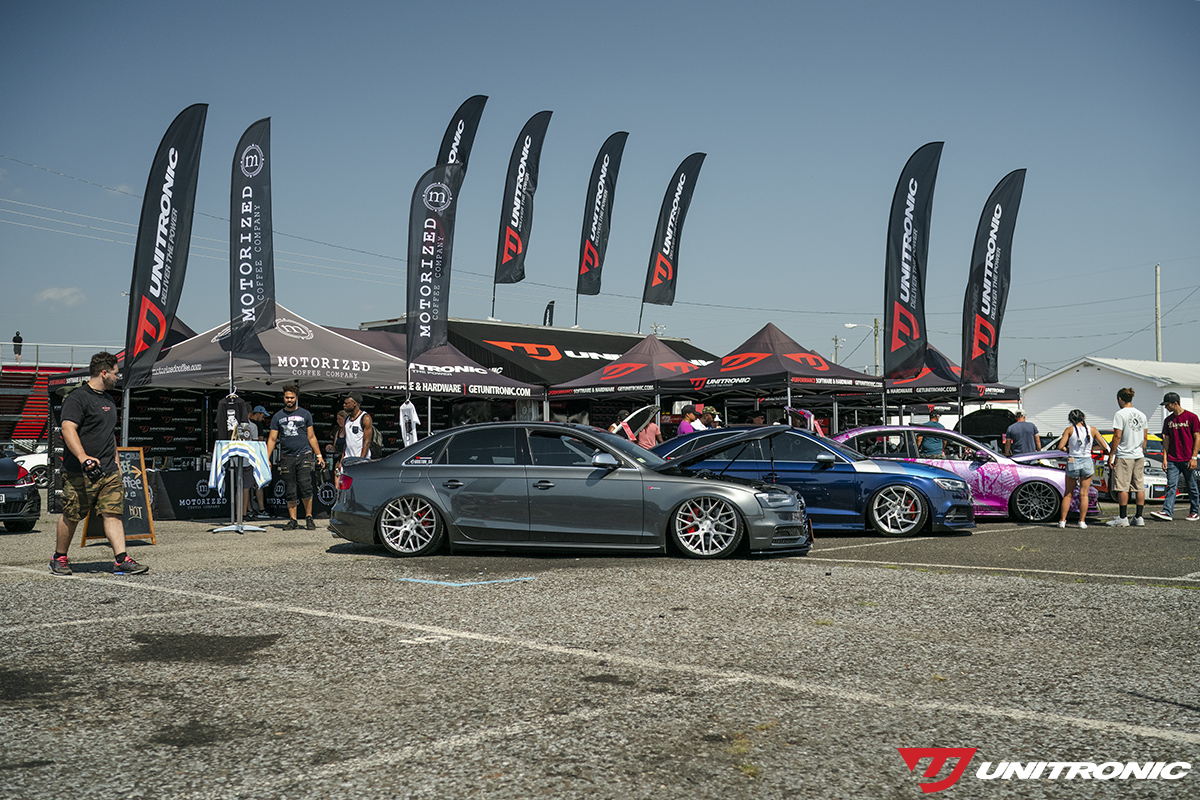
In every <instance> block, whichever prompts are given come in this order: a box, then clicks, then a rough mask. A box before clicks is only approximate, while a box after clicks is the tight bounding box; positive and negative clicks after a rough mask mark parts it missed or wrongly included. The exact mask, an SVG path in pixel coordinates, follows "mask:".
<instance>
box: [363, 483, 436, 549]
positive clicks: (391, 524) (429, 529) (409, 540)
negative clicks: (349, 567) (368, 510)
mask: <svg viewBox="0 0 1200 800" xmlns="http://www.w3.org/2000/svg"><path fill="white" fill-rule="evenodd" d="M377 527H378V530H379V541H380V543H381V544H382V545H383V546H384V548H386V549H387V551H388V552H389V553H391V554H392V555H397V556H423V555H428V554H429V553H432V552H434V551H436V550H437V549H438V548H439V547H441V546H442V542H443V541H445V538H446V526H445V525H444V524H443V523H442V518H441V515H439V514H438V511H437V509H436V508H434V507H433V505H432V504H431V503H430V502H429V501H428V500H426V499H425V498H423V497H399V498H397V499H395V500H391V501H389V502H388V504H387V505H386V506H384V508H383V513H382V514H380V515H379V523H378V526H377Z"/></svg>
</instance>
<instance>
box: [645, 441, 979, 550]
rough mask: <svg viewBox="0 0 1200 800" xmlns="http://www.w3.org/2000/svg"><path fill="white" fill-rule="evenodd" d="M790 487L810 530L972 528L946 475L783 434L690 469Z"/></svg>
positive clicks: (674, 453)
mask: <svg viewBox="0 0 1200 800" xmlns="http://www.w3.org/2000/svg"><path fill="white" fill-rule="evenodd" d="M744 430H745V428H717V429H715V430H708V431H699V432H697V433H689V434H685V435H684V436H680V437H678V438H675V439H671V440H669V441H666V442H663V443H662V444H660V445H658V446H657V447H655V448H654V452H655V453H657V454H658V455H659V456H662V457H663V458H666V459H675V458H681V457H683V456H685V455H686V454H687V453H689V452H691V451H693V450H695V449H696V448H698V447H706V446H708V445H710V444H713V443H714V442H717V441H719V439H720V437H725V436H732V435H734V434H736V433H738V432H739V431H744ZM704 468H708V469H711V470H713V471H714V472H718V473H722V474H726V475H733V476H735V477H739V478H749V479H753V480H765V481H770V482H772V483H780V484H783V485H784V486H790V487H792V488H793V489H795V490H796V491H797V492H799V494H800V496H801V497H803V498H804V502H805V505H806V506H807V508H808V516H809V519H811V520H812V524H813V527H814V528H815V529H817V530H849V531H854V530H867V529H868V528H871V529H874V530H875V532H876V533H878V534H880V535H881V536H914V535H916V534H918V533H921V532H922V531H930V530H932V531H961V530H967V529H970V528H974V527H975V510H974V506H973V504H972V502H971V490H970V487H968V486H967V483H966V481H964V480H963V479H962V478H960V477H958V476H957V475H955V474H954V473H952V472H947V471H946V470H942V469H938V468H936V467H929V466H926V465H924V464H914V463H909V462H901V461H874V460H872V459H870V458H867V457H865V456H863V455H861V454H860V453H857V452H855V451H854V450H851V449H849V448H848V447H844V446H842V445H840V444H838V443H837V442H835V441H832V440H830V439H825V438H822V437H818V436H814V435H812V434H810V433H808V432H806V431H801V430H797V429H790V430H788V431H787V432H786V433H785V434H783V435H781V436H775V437H772V438H770V439H763V440H753V441H746V442H738V443H733V444H731V445H730V448H729V450H728V451H718V452H714V453H712V454H711V456H710V457H709V459H708V460H705V461H703V462H701V463H699V464H692V465H691V469H693V470H697V469H704Z"/></svg>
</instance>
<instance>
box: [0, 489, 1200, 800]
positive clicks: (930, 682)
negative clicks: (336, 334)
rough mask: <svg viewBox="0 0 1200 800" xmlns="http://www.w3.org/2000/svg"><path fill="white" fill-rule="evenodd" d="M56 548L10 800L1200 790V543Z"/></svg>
mask: <svg viewBox="0 0 1200 800" xmlns="http://www.w3.org/2000/svg"><path fill="white" fill-rule="evenodd" d="M1107 508H1108V507H1107V506H1106V509H1107ZM53 522H54V520H53V519H52V518H49V517H47V518H44V519H43V524H41V525H39V527H38V529H37V530H36V531H35V532H33V533H28V534H8V535H3V534H0V553H2V554H3V558H2V559H0V586H2V587H3V588H2V591H3V597H4V604H3V607H4V615H3V619H2V620H0V626H2V627H3V634H4V638H5V641H6V647H5V648H4V650H3V655H0V687H2V688H0V714H2V716H3V724H2V725H0V745H2V750H0V797H13V798H30V800H33V799H34V798H62V797H72V798H112V797H130V798H135V797H146V798H150V797H154V798H340V797H347V798H351V797H352V798H393V797H420V798H425V797H428V798H434V797H438V798H460V797H461V798H471V797H479V798H526V797H578V798H597V797H600V798H606V797H611V798H643V797H644V798H650V797H654V798H661V797H672V798H674V797H678V798H697V797H701V798H774V797H781V798H783V797H822V798H915V797H921V796H923V792H922V790H921V786H920V784H921V783H922V782H932V781H935V780H938V779H940V778H945V777H947V776H948V775H949V773H950V771H951V770H952V768H953V766H954V765H955V764H956V763H958V762H957V761H955V760H954V759H951V760H949V761H948V762H947V764H946V767H945V768H944V769H943V770H942V771H941V773H940V775H938V776H937V777H935V776H930V777H925V776H924V771H925V767H926V766H927V764H928V763H929V762H928V761H925V762H921V764H920V766H919V768H918V769H917V770H916V772H913V771H910V769H909V767H908V766H906V764H905V761H904V759H903V758H902V757H901V754H900V753H899V752H898V751H897V748H975V749H976V752H975V753H974V754H973V755H971V756H970V760H969V763H968V764H967V766H966V769H965V771H964V773H963V774H962V776H961V778H960V779H958V780H957V782H955V783H954V785H953V786H952V787H951V788H950V789H948V790H946V791H947V793H946V794H945V795H943V796H946V797H960V798H964V797H989V798H990V797H1022V798H1024V797H1071V798H1075V797H1101V796H1103V797H1110V796H1120V797H1178V798H1185V797H1195V796H1197V794H1198V793H1200V789H1198V785H1200V784H1198V781H1200V776H1198V775H1196V774H1193V770H1192V769H1191V767H1190V766H1189V767H1188V768H1186V769H1185V768H1183V767H1181V766H1178V764H1180V763H1183V764H1188V765H1194V766H1195V767H1196V770H1197V771H1200V692H1198V691H1197V688H1196V687H1197V680H1196V675H1197V668H1196V665H1197V663H1200V644H1198V640H1200V636H1198V633H1200V591H1198V590H1200V563H1197V559H1198V558H1200V546H1198V545H1200V524H1197V523H1187V522H1184V521H1177V522H1174V523H1170V524H1166V523H1155V522H1148V523H1147V526H1146V527H1145V528H1141V529H1124V530H1118V529H1110V528H1107V527H1104V526H1103V525H1092V526H1091V527H1089V528H1088V529H1087V530H1079V529H1077V528H1068V529H1066V530H1059V529H1057V528H1051V527H1045V526H1031V525H1018V524H1010V523H984V524H982V525H980V527H979V528H977V529H976V531H975V532H974V534H973V535H969V536H925V537H917V538H914V539H907V540H887V539H879V538H875V537H868V536H848V535H846V536H839V535H833V536H829V535H827V536H822V537H820V538H819V539H818V541H817V547H816V549H814V551H813V553H812V554H811V555H810V556H809V557H807V558H771V559H753V560H752V559H734V560H729V561H718V562H696V561H689V560H684V559H681V558H673V557H645V556H630V557H614V556H603V555H602V556H580V557H576V556H566V557H561V556H536V555H534V556H504V555H471V556H451V555H440V556H435V557H432V558H425V559H414V560H401V559H395V558H391V557H389V556H387V555H385V554H384V553H383V552H382V550H379V549H376V548H371V547H365V546H360V545H356V544H351V543H348V542H345V541H342V540H339V539H335V538H332V537H331V536H330V535H329V532H328V531H327V530H326V529H325V527H324V524H323V523H320V524H319V527H320V530H318V531H316V532H305V531H295V532H284V531H282V530H281V529H279V528H278V527H277V526H278V523H269V524H268V526H267V527H268V530H266V531H263V532H248V533H246V534H244V535H237V534H234V533H221V534H214V533H209V529H210V528H212V527H215V526H216V525H217V524H219V523H217V522H212V523H208V524H205V523H201V522H166V523H160V524H158V525H157V526H156V527H157V534H158V544H157V545H149V544H138V543H133V544H131V546H130V551H131V553H133V554H134V555H135V557H136V558H138V559H139V560H140V561H143V562H144V563H146V564H148V565H150V567H151V570H150V572H149V573H148V574H146V575H143V576H136V577H115V576H113V575H111V574H109V572H108V570H109V564H110V561H109V558H108V556H109V550H108V548H107V546H105V545H103V544H93V545H89V546H88V547H87V548H84V549H82V550H81V549H80V548H78V547H77V546H75V547H73V548H72V553H71V555H72V565H73V567H74V569H75V571H76V575H75V576H74V577H71V578H58V577H54V576H51V575H49V574H48V571H47V566H46V565H47V562H48V561H49V556H50V553H51V550H52V547H53ZM1001 761H1004V762H1022V764H1025V763H1027V762H1035V761H1043V762H1048V763H1066V762H1069V763H1071V764H1084V765H1085V766H1086V765H1088V764H1092V763H1094V764H1097V765H1101V764H1105V763H1114V762H1115V763H1117V764H1120V765H1125V764H1127V763H1128V762H1138V764H1139V768H1140V765H1141V764H1143V763H1149V762H1166V763H1167V764H1175V765H1177V766H1175V767H1174V768H1173V769H1168V770H1160V772H1166V773H1167V774H1169V775H1171V776H1174V777H1166V778H1164V777H1157V778H1148V779H1139V778H1137V777H1136V775H1135V774H1131V775H1130V776H1129V777H1127V778H1121V777H1116V778H1110V779H1095V778H1085V777H1082V774H1083V773H1081V772H1080V770H1079V769H1075V770H1074V772H1072V770H1071V768H1069V767H1063V768H1061V769H1060V770H1059V773H1058V774H1057V775H1056V776H1055V777H1050V773H1051V772H1052V771H1053V770H1052V769H1051V768H1049V767H1047V769H1046V770H1044V771H1043V774H1041V776H1040V777H1038V778H1036V779H1027V780H1026V779H1021V778H1020V777H1011V778H1009V779H985V778H981V777H979V770H980V768H981V767H983V768H984V773H983V774H985V775H986V774H987V770H990V769H994V768H995V767H996V765H997V764H998V762H1001ZM989 764H990V765H991V766H987V765H989ZM1101 771H1102V772H1103V770H1101ZM1084 773H1086V769H1085V770H1084ZM1072 774H1073V775H1074V777H1068V775H1072ZM1105 774H1106V773H1105Z"/></svg>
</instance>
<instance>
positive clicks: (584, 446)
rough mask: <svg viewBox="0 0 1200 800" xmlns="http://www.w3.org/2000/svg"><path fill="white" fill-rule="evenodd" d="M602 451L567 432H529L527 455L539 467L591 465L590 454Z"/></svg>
mask: <svg viewBox="0 0 1200 800" xmlns="http://www.w3.org/2000/svg"><path fill="white" fill-rule="evenodd" d="M603 452H605V451H604V450H603V449H601V448H600V447H599V446H598V445H594V444H592V443H591V442H587V441H585V440H583V439H580V438H579V437H578V436H572V435H571V434H569V433H556V432H553V431H530V433H529V455H530V458H532V459H533V463H534V464H535V465H537V466H539V467H591V466H592V456H594V455H596V454H597V453H603Z"/></svg>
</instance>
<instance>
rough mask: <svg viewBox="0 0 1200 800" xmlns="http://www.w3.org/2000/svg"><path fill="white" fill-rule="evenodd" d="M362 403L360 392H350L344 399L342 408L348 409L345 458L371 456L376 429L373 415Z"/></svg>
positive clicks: (343, 453)
mask: <svg viewBox="0 0 1200 800" xmlns="http://www.w3.org/2000/svg"><path fill="white" fill-rule="evenodd" d="M361 403H362V395H361V394H359V393H358V392H350V394H348V395H346V399H345V400H344V401H342V408H344V409H345V410H346V449H345V450H343V451H342V458H343V459H346V458H368V457H370V447H371V436H372V434H373V433H374V430H373V426H372V425H371V415H370V414H368V413H367V412H365V411H363V410H362V405H361ZM338 466H339V467H340V466H341V464H340V463H339V464H338Z"/></svg>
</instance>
